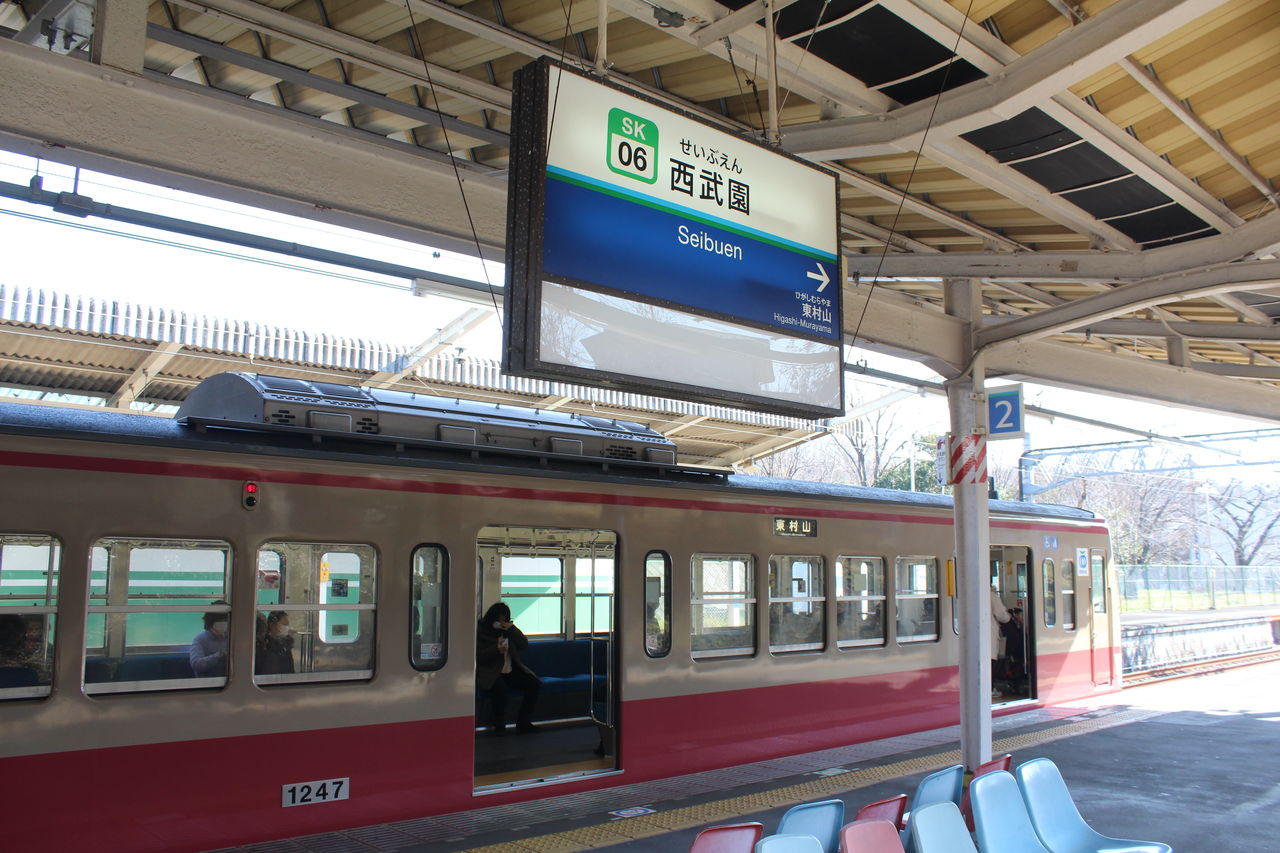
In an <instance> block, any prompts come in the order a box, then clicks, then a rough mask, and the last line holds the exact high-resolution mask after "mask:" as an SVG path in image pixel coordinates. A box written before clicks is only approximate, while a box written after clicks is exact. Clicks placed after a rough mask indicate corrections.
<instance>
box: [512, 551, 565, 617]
mask: <svg viewBox="0 0 1280 853" xmlns="http://www.w3.org/2000/svg"><path fill="white" fill-rule="evenodd" d="M501 560H502V563H501V566H502V568H501V571H502V582H501V586H500V588H499V596H500V597H501V599H502V600H503V601H505V602H506V603H507V606H508V607H510V608H511V619H512V621H513V622H515V623H516V624H518V625H519V626H520V630H522V631H523V632H524V633H525V636H528V637H536V636H539V635H541V636H544V637H545V636H557V637H559V636H563V634H564V594H563V593H564V568H565V567H564V559H563V558H562V557H560V556H540V555H538V554H535V553H527V554H505V553H504V554H503V555H502V557H501Z"/></svg>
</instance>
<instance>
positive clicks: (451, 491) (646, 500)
mask: <svg viewBox="0 0 1280 853" xmlns="http://www.w3.org/2000/svg"><path fill="white" fill-rule="evenodd" d="M0 465H5V466H9V467H22V468H45V469H55V470H63V471H96V472H100V473H110V474H142V475H150V476H157V477H189V478H193V479H206V480H256V481H260V482H266V483H282V484H286V485H301V486H325V487H331V488H342V489H373V490H378V491H395V492H411V493H419V494H440V495H460V496H467V497H502V498H512V499H516V500H527V501H559V502H564V503H594V504H605V505H609V506H631V507H645V508H651V509H673V510H704V511H708V512H733V513H743V514H747V515H804V516H807V517H816V518H840V519H852V520H859V521H890V522H903V523H907V524H941V525H947V526H950V525H951V523H952V519H951V517H950V516H949V515H941V516H924V515H908V514H904V513H893V512H872V511H867V510H845V509H827V508H815V507H795V506H786V505H782V504H756V505H749V504H737V503H729V502H725V501H715V500H692V499H687V498H686V499H677V498H656V497H641V496H638V495H620V494H608V493H596V492H570V491H559V490H555V489H529V488H516V487H512V486H478V485H464V484H461V483H442V482H436V481H431V480H407V479H404V478H399V477H371V476H359V475H343V474H315V473H304V472H300V471H282V470H279V469H264V468H248V467H242V466H232V465H197V464H193V463H186V462H158V461H145V460H138V459H112V458H108V457H96V456H64V455H61V454H56V453H27V452H22V451H0ZM823 497H824V496H821V495H815V496H814V498H815V499H822V498H823ZM1072 523H1073V524H1074V522H1072ZM991 526H992V527H993V528H1002V529H1006V530H1054V531H1058V530H1061V529H1062V526H1061V524H1053V523H1047V522H1034V521H1010V520H1001V519H994V520H992V521H991ZM1073 529H1074V530H1077V531H1080V532H1083V533H1097V534H1105V533H1106V532H1107V529H1106V527H1103V526H1098V525H1093V524H1090V523H1089V522H1085V523H1084V524H1083V525H1082V526H1079V527H1073Z"/></svg>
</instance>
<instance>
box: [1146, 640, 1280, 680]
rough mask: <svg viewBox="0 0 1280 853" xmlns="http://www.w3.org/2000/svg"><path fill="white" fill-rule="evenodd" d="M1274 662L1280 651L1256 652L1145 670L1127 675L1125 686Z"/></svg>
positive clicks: (1279, 655)
mask: <svg viewBox="0 0 1280 853" xmlns="http://www.w3.org/2000/svg"><path fill="white" fill-rule="evenodd" d="M1272 661H1280V649H1276V650H1275V651H1266V652H1255V653H1253V654H1247V655H1233V656H1231V657H1226V658H1215V659H1214V660H1205V661H1197V662H1195V663H1185V664H1175V665H1173V666H1166V667H1161V668H1159V669H1144V670H1141V671H1139V672H1134V673H1125V675H1124V684H1125V686H1126V687H1133V686H1136V685H1139V684H1149V683H1151V682H1153V681H1164V680H1167V679H1170V678H1186V677H1188V676H1192V675H1208V674H1210V673H1214V672H1221V671H1222V670H1226V669H1235V668H1237V667H1241V666H1253V665H1254V664H1259V663H1270V662H1272Z"/></svg>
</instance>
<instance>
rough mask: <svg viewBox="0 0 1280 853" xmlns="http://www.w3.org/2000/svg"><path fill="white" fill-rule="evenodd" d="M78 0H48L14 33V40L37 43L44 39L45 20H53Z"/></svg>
mask: <svg viewBox="0 0 1280 853" xmlns="http://www.w3.org/2000/svg"><path fill="white" fill-rule="evenodd" d="M76 2H77V0H46V2H45V3H44V5H42V6H41V7H40V8H39V9H37V10H36V11H34V12H32V13H31V16H30V17H29V18H27V23H26V24H24V25H23V27H22V29H20V30H18V31H17V32H16V33H14V34H13V40H14V41H18V42H22V43H23V44H35V43H36V42H38V41H41V40H43V39H44V38H45V36H44V33H43V30H44V25H45V22H46V21H48V22H52V21H53V20H55V19H56V18H57V17H58V16H59V15H61V14H62V13H63V12H65V11H67V9H69V8H71V7H72V6H74V5H75V4H76Z"/></svg>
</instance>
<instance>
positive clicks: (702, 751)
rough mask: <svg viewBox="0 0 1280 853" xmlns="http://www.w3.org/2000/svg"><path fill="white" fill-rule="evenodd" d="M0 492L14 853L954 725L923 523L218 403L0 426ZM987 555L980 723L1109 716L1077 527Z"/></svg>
mask: <svg viewBox="0 0 1280 853" xmlns="http://www.w3.org/2000/svg"><path fill="white" fill-rule="evenodd" d="M0 471H2V473H0V477H2V478H3V484H4V486H3V490H2V492H0V506H2V508H3V510H2V511H0V627H2V628H3V631H2V632H0V645H2V646H3V648H0V732H3V736H2V737H0V773H3V778H5V779H6V780H7V781H6V785H5V790H6V794H5V796H4V797H3V798H0V811H3V813H4V816H5V820H4V825H5V838H6V842H7V844H9V845H11V846H12V847H13V848H14V849H49V850H62V849H89V848H92V849H95V850H102V851H108V850H111V851H130V853H139V852H140V851H197V850H209V849H213V848H219V847H229V846H235V845H240V844H245V843H250V842H257V841H264V840H269V839H276V838H284V837H290V836H297V835H307V834H312V833H316V832H321V831H333V830H339V829H344V828H350V827H355V826H363V825H370V824H378V823H385V822H391V821H397V820H404V819H409V818H414V817H421V816H426V815H433V814H443V813H449V812H457V811H465V810H468V809H473V808H478V807H482V806H492V805H500V804H505V803H513V802H519V801H526V800H530V799H534V798H540V797H549V796H555V795H558V794H565V793H574V792H579V791H584V790H590V789H596V788H601V787H605V786H613V785H620V784H629V783H633V782H639V781H646V780H653V779H658V778H663V777H669V776H673V775H679V774H685V773H691V772H697V771H702V770H708V769H712V768H719V767H725V766H731V765H735V764H740V763H744V762H751V761H758V760H765V759H769V758H775V757H780V756H785V755H791V754H797V753H801V752H807V751H812V750H818V749H824V748H830V747H833V746H838V745H844V744H850V743H856V742H860V741H866V740H872V739H877V738H883V737H890V736H895V735H899V734H903V733H907V732H911V731H918V730H924V729H930V728H935V727H939V726H945V725H949V724H953V723H955V722H957V720H958V715H959V691H960V681H959V678H960V676H959V669H958V660H959V639H960V638H959V622H958V616H957V607H956V603H957V602H956V599H955V597H954V591H955V588H956V572H957V569H956V566H955V560H954V558H953V551H954V529H953V518H952V505H951V500H950V498H948V497H947V496H944V495H937V494H923V493H904V492H896V491H890V490H884V489H873V488H859V487H852V486H837V485H828V484H815V483H799V482H794V481H785V480H776V479H770V478H764V477H757V476H752V475H747V474H741V473H734V472H730V471H726V470H721V469H717V468H711V467H691V466H686V465H682V464H680V463H679V462H678V460H677V454H676V449H675V446H674V444H673V443H672V442H671V441H670V440H669V439H667V438H666V437H665V436H663V435H661V434H660V433H658V432H656V431H654V430H652V429H650V428H648V427H646V426H644V425H641V424H638V423H630V422H627V421H622V420H615V419H610V418H603V417H597V416H594V415H589V414H569V413H564V412H558V411H539V410H535V409H529V408H522V407H518V406H511V405H498V404H487V403H478V402H471V401H464V400H453V399H448V398H442V397H436V396H433V395H429V394H415V393H409V392H402V391H396V390H382V389H376V388H365V387H359V386H353V385H341V384H337V383H330V382H320V381H308V380H306V379H302V378H287V377H280V376H269V375H263V374H251V373H224V374H218V375H216V376H213V377H210V378H209V379H206V380H204V381H203V382H202V383H200V385H198V386H197V387H196V388H195V389H193V390H192V392H191V394H190V395H189V396H188V398H187V399H186V401H185V402H184V403H183V404H182V406H181V408H180V410H179V411H178V412H177V414H176V415H175V416H174V417H173V418H159V417H154V416H145V415H141V414H128V413H116V412H108V411H88V410H77V409H65V408H55V407H44V406H32V405H27V404H18V403H14V404H3V405H0ZM990 531H991V559H990V563H989V566H987V567H986V568H985V569H984V568H981V567H979V568H977V570H979V571H989V572H990V579H991V582H992V585H993V588H994V589H996V590H997V591H998V593H999V595H1000V596H1001V598H1002V600H1003V602H1004V603H1005V604H1006V606H1008V607H1010V608H1013V607H1018V608H1021V610H1022V612H1023V625H1024V637H1025V649H1024V650H1023V651H1022V655H1021V662H1020V664H1019V666H1020V668H1021V672H1019V673H1012V674H1010V677H1009V678H1008V680H1007V681H1002V682H1001V684H1002V686H1003V692H1004V693H1005V695H1003V696H1001V697H1000V698H999V699H998V700H997V701H996V706H995V707H996V712H997V713H1012V712H1015V711H1017V710H1019V709H1024V708H1033V707H1038V706H1041V705H1044V704H1049V703H1057V702H1064V701H1069V700H1074V699H1079V698H1081V697H1087V696H1091V695H1096V694H1099V693H1103V692H1109V691H1114V690H1117V689H1119V688H1120V686H1121V667H1120V665H1119V655H1120V640H1119V626H1118V619H1117V616H1118V614H1117V613H1116V612H1115V607H1114V603H1115V602H1117V601H1118V598H1117V590H1116V587H1115V578H1114V574H1113V572H1112V571H1111V569H1110V565H1109V559H1110V554H1109V550H1108V530H1107V525H1106V523H1105V521H1104V520H1103V519H1100V518H1098V517H1096V516H1095V515H1094V514H1093V513H1090V512H1088V511H1085V510H1081V509H1076V508H1071V507H1061V506H1049V505H1041V504H1030V503H1021V502H1012V501H1002V500H993V501H991V503H990ZM961 570H963V568H962V569H961ZM499 601H501V602H504V603H506V604H507V605H508V606H509V607H510V610H511V615H512V621H513V622H514V623H515V624H516V625H517V626H518V627H519V628H520V630H521V631H522V632H523V634H524V635H525V637H527V639H528V645H527V647H526V648H525V649H524V651H523V653H522V654H521V655H520V657H521V658H522V659H523V662H524V664H525V665H527V666H528V668H529V669H531V670H532V671H533V672H534V673H536V674H537V676H538V678H539V680H540V681H541V686H540V688H539V690H538V692H537V695H536V697H534V698H535V700H536V701H535V704H534V709H533V712H532V717H531V719H532V722H533V726H532V729H533V731H532V732H527V733H526V732H524V731H521V732H517V731H515V730H513V729H510V728H505V727H504V728H498V727H489V728H488V729H486V721H487V720H489V719H490V718H492V717H493V703H492V699H493V697H492V695H491V693H490V692H488V691H485V690H480V689H478V688H477V684H476V647H477V620H478V618H479V617H480V614H482V613H484V612H485V610H486V609H487V608H488V607H489V606H490V605H491V604H493V603H495V602H499ZM282 617H287V618H282ZM281 622H284V623H287V624H288V626H289V628H288V631H287V632H285V633H286V635H287V636H286V637H285V638H284V639H282V640H280V642H281V643H283V644H284V648H285V652H284V653H283V655H281V654H279V647H277V648H276V652H277V654H276V656H275V658H274V659H275V660H276V664H274V665H272V666H270V667H268V666H266V663H267V662H268V660H269V659H271V658H270V656H269V655H268V652H267V648H268V645H267V643H268V639H267V625H268V623H270V625H271V626H272V630H273V631H274V629H275V628H277V627H279V624H280V623H281ZM272 636H273V637H274V633H273V634H272ZM210 643H213V645H212V646H211V645H210ZM211 649H213V650H214V653H213V654H210V655H206V654H205V653H206V652H209V651H210V650H211ZM1007 651H1008V652H1009V656H1010V657H1014V650H1013V649H1008V650H1007ZM210 659H213V660H214V662H213V664H209V663H208V660H210ZM505 722H506V723H509V722H510V720H506V721H505ZM525 728H526V729H527V728H528V727H525ZM499 734H503V735H507V736H502V737H499V736H497V735H499Z"/></svg>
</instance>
